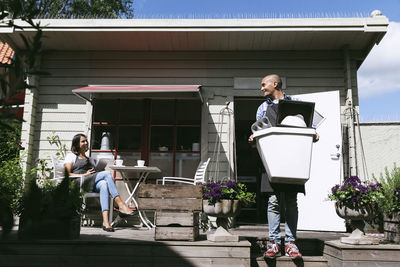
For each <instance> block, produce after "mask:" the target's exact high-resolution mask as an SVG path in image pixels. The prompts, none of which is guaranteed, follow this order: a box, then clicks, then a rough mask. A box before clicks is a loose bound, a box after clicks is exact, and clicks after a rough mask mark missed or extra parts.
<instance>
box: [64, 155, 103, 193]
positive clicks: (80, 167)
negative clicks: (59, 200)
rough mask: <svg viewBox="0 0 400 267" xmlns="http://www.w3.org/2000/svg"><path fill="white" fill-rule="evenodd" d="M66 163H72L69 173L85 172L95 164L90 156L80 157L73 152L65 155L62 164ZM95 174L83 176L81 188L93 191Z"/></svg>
mask: <svg viewBox="0 0 400 267" xmlns="http://www.w3.org/2000/svg"><path fill="white" fill-rule="evenodd" d="M68 163H72V169H71V173H76V174H85V173H86V172H87V171H88V170H90V169H93V168H94V166H95V163H94V160H93V159H92V158H89V157H86V158H84V159H82V158H80V157H78V156H77V155H75V154H73V153H70V154H68V155H67V156H66V157H65V160H64V164H68ZM96 175H97V173H93V174H90V175H87V176H83V178H82V179H83V181H82V188H83V189H84V190H85V191H88V192H92V191H93V189H94V181H95V179H96ZM79 181H80V180H79Z"/></svg>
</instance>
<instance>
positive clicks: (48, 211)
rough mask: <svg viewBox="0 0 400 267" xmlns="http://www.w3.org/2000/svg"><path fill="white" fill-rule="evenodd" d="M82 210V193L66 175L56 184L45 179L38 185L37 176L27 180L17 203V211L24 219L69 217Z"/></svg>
mask: <svg viewBox="0 0 400 267" xmlns="http://www.w3.org/2000/svg"><path fill="white" fill-rule="evenodd" d="M82 210H83V194H82V193H81V192H80V188H79V185H78V184H77V183H74V182H71V180H70V179H69V177H68V176H67V175H66V177H65V178H64V179H63V180H62V181H61V183H59V184H58V185H56V184H54V183H53V182H52V181H50V180H45V181H44V184H43V186H42V187H39V186H38V183H37V178H36V177H34V178H32V179H31V180H30V181H29V186H28V187H27V189H26V190H25V192H24V194H23V196H22V198H21V200H20V201H19V203H18V209H17V212H18V214H19V215H20V216H21V217H24V219H25V220H26V219H28V218H29V219H32V220H40V219H42V218H56V219H57V218H58V219H62V218H71V217H73V216H75V215H80V214H81V213H82Z"/></svg>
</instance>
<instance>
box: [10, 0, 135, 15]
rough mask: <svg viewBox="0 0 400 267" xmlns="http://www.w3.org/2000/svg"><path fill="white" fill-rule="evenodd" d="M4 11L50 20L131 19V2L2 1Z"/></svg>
mask: <svg viewBox="0 0 400 267" xmlns="http://www.w3.org/2000/svg"><path fill="white" fill-rule="evenodd" d="M3 1H4V6H5V8H6V9H5V10H9V11H11V12H13V13H14V12H16V13H20V14H21V13H22V14H29V16H30V17H40V18H43V17H45V18H46V17H50V18H87V17H89V18H119V17H123V18H132V17H133V8H132V3H133V0H90V1H88V0H3Z"/></svg>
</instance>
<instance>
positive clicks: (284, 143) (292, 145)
mask: <svg viewBox="0 0 400 267" xmlns="http://www.w3.org/2000/svg"><path fill="white" fill-rule="evenodd" d="M314 135H315V129H312V128H293V127H271V128H267V129H264V130H259V131H256V132H255V133H254V135H253V137H254V138H255V140H256V143H257V149H258V153H259V154H260V157H261V159H262V162H263V164H264V167H265V170H266V171H267V173H268V176H269V180H270V182H272V183H285V184H305V183H306V182H307V180H308V179H309V178H310V167H311V154H312V144H313V136H314Z"/></svg>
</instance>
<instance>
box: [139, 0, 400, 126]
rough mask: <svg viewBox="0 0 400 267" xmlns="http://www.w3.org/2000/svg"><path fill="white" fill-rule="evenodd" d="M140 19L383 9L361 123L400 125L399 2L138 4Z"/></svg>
mask: <svg viewBox="0 0 400 267" xmlns="http://www.w3.org/2000/svg"><path fill="white" fill-rule="evenodd" d="M133 6H134V8H135V16H136V18H204V17H206V18H220V17H225V18H231V17H237V18H251V17H260V18H262V17H266V18H269V17H327V16H328V17H338V16H346V17H351V16H368V15H369V14H370V13H371V12H372V11H373V10H375V9H379V10H381V11H382V14H383V15H385V16H386V17H388V18H389V21H390V26H389V30H388V33H387V34H386V36H385V37H384V39H383V40H382V42H381V43H380V44H379V46H376V47H374V48H373V49H372V51H371V53H370V55H369V56H368V58H367V59H366V60H365V62H364V63H363V65H362V66H361V67H360V69H359V71H358V84H359V98H360V116H361V121H400V108H399V103H400V49H398V47H400V0H380V1H378V0H336V1H335V0H303V1H300V0H280V1H272V0H241V1H239V0H134V4H133Z"/></svg>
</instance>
